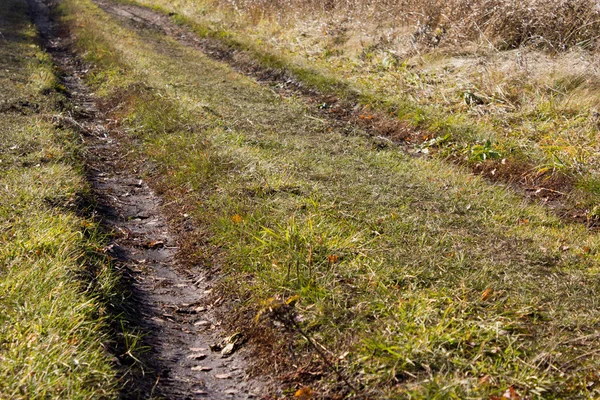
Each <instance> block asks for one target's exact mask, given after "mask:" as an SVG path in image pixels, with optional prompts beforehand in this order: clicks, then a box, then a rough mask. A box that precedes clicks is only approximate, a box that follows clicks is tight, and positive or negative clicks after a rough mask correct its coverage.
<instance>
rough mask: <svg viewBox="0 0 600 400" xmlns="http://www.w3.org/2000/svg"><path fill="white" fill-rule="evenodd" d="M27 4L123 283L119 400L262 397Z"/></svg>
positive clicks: (55, 35) (204, 289) (195, 276)
mask: <svg viewBox="0 0 600 400" xmlns="http://www.w3.org/2000/svg"><path fill="white" fill-rule="evenodd" d="M29 4H30V9H31V12H32V18H33V20H34V22H35V23H36V25H37V27H38V29H39V32H40V36H41V38H42V41H43V44H44V46H45V48H46V50H47V51H48V52H49V53H50V54H51V55H52V56H53V59H54V62H55V63H56V65H57V66H58V67H59V69H60V73H61V76H62V83H63V84H64V86H65V87H66V92H67V96H68V98H69V100H70V101H69V103H70V104H68V105H67V107H66V108H67V110H65V111H64V112H63V113H62V114H61V115H57V116H56V121H57V123H58V124H62V125H67V126H69V127H71V128H74V129H76V130H78V131H79V132H80V133H81V135H82V138H83V141H84V147H85V150H86V154H85V159H84V162H85V166H86V169H87V177H88V179H89V182H90V185H91V187H92V190H93V193H94V196H95V201H96V203H97V204H96V206H95V208H94V213H95V215H96V217H97V218H98V220H100V221H101V223H102V224H103V225H104V227H105V228H106V229H107V230H108V231H109V232H111V233H112V239H111V241H110V243H109V244H108V245H107V246H106V248H105V249H104V250H105V252H106V253H107V254H109V255H110V256H111V257H112V258H113V259H114V266H115V268H117V269H118V270H120V271H121V272H122V275H123V283H124V288H123V289H124V296H126V297H127V298H126V299H125V301H124V306H123V310H122V311H124V312H125V314H126V322H127V324H128V325H129V326H128V329H126V330H125V332H120V333H119V332H115V334H116V336H117V339H116V342H117V343H116V344H115V345H114V346H112V347H113V348H114V352H115V356H116V357H117V358H118V359H119V361H117V362H118V363H121V364H122V371H123V377H122V379H123V381H124V390H123V392H122V394H121V397H122V398H124V399H128V398H168V399H201V398H210V399H248V398H256V397H262V396H264V395H265V393H266V392H267V391H268V388H269V389H270V391H271V392H272V391H273V390H274V389H273V388H272V387H269V386H268V385H267V384H266V383H265V382H263V381H259V380H257V379H255V378H252V379H251V378H249V376H248V374H247V373H246V371H247V369H248V365H249V362H248V357H249V356H250V355H249V352H248V350H247V349H245V348H244V347H243V343H244V338H243V337H242V336H240V335H234V334H235V332H224V331H222V330H221V329H220V328H219V326H220V325H221V322H220V320H219V315H222V314H223V313H225V312H226V311H227V310H225V309H223V307H224V305H223V303H222V300H221V299H219V298H217V299H214V297H213V296H211V291H212V286H213V279H212V277H211V275H210V272H209V271H208V269H207V268H204V267H203V266H202V265H182V262H180V261H179V257H178V251H179V247H180V244H181V240H180V237H179V235H178V234H177V233H176V230H175V229H173V227H171V226H170V223H169V219H168V218H167V216H166V215H167V214H166V212H165V211H164V207H163V206H164V204H163V201H162V199H161V198H160V197H159V196H157V195H156V194H155V193H154V192H153V190H152V189H151V188H150V187H149V185H148V184H147V183H146V182H144V180H143V179H142V177H141V171H140V170H138V169H137V168H136V167H135V166H134V165H132V163H131V162H130V161H129V160H128V159H127V151H128V149H127V146H126V144H127V142H128V141H129V140H130V139H129V138H125V137H124V135H123V134H122V133H121V132H119V131H117V130H113V129H110V128H108V126H109V124H108V121H107V120H106V118H105V115H103V113H102V112H101V111H100V110H99V107H97V104H98V99H97V98H95V97H94V95H93V93H91V92H90V90H89V88H88V87H86V85H85V83H84V82H83V80H82V76H83V74H84V70H85V66H84V64H83V63H82V62H81V61H80V60H79V59H78V58H77V57H76V56H75V55H74V53H73V52H72V51H71V50H70V46H71V38H70V37H69V36H68V35H65V34H64V32H61V29H60V27H58V26H57V24H55V23H54V22H53V20H52V13H51V8H52V7H53V6H54V5H55V4H54V3H52V2H51V1H47V0H29ZM117 329H118V328H117ZM132 331H134V332H141V333H142V335H143V336H142V341H141V343H138V344H137V346H134V348H133V349H132V348H131V343H129V341H131V340H133V336H130V337H125V336H127V332H132ZM232 335H234V336H233V338H231V336H232ZM227 338H231V339H230V340H229V341H227ZM228 344H229V346H227V345H228ZM136 347H137V350H136ZM211 348H212V350H211ZM221 348H226V349H225V350H221ZM130 349H132V350H133V351H132V352H130V351H129V350H130ZM144 349H146V351H140V350H144ZM132 361H134V362H133V363H132Z"/></svg>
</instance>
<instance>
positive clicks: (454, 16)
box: [213, 0, 600, 52]
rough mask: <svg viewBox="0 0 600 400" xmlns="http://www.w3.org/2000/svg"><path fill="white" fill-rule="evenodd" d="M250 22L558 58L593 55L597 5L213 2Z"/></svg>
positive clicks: (413, 0)
mask: <svg viewBox="0 0 600 400" xmlns="http://www.w3.org/2000/svg"><path fill="white" fill-rule="evenodd" d="M213 1H214V2H215V3H217V4H218V5H219V6H225V7H228V8H230V9H233V10H235V11H237V12H240V13H242V14H247V15H250V16H251V17H252V18H253V19H255V20H258V19H260V18H276V19H278V20H279V21H280V22H284V23H285V22H289V21H290V20H293V19H294V18H297V17H298V16H299V15H300V16H304V17H305V18H306V17H308V16H314V15H315V14H316V15H320V14H323V13H326V14H327V15H331V16H333V15H336V16H337V17H340V16H345V17H346V18H347V19H348V20H350V21H354V22H356V23H357V24H360V23H361V22H369V21H377V22H378V23H379V24H382V25H385V26H388V27H392V28H394V27H395V28H407V27H408V28H411V29H412V30H413V32H414V33H413V34H414V37H415V39H416V40H417V41H418V42H420V43H421V44H425V45H429V46H434V47H437V46H443V45H445V44H450V45H453V46H456V45H461V44H463V43H465V42H473V41H483V42H487V43H488V44H490V45H492V46H494V47H495V48H497V49H510V48H516V47H519V46H523V45H533V46H536V47H543V48H545V49H547V50H550V51H554V52H560V51H564V50H567V49H569V48H572V47H573V46H580V47H583V48H586V49H590V50H596V48H597V47H598V44H599V36H600V3H599V2H598V1H597V0H466V1H465V0H213Z"/></svg>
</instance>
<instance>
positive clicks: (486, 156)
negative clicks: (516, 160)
mask: <svg viewBox="0 0 600 400" xmlns="http://www.w3.org/2000/svg"><path fill="white" fill-rule="evenodd" d="M468 154H469V161H486V160H496V159H499V158H500V157H502V155H501V154H500V152H499V151H497V150H495V149H494V147H493V146H492V141H491V140H489V139H488V140H486V141H485V142H484V143H483V144H476V145H474V146H471V148H470V149H469V150H468Z"/></svg>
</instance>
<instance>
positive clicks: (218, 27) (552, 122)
mask: <svg viewBox="0 0 600 400" xmlns="http://www.w3.org/2000/svg"><path fill="white" fill-rule="evenodd" d="M127 1H130V0H127ZM134 3H137V4H143V5H146V6H150V7H153V8H154V9H156V10H159V11H160V12H163V13H171V12H176V13H177V14H176V15H174V16H173V20H174V21H175V22H177V23H180V24H184V25H187V26H189V27H190V28H191V29H192V30H194V31H195V32H196V33H197V34H199V35H200V36H203V37H211V38H214V39H217V40H220V41H221V42H223V43H224V44H225V45H226V46H228V47H230V48H232V49H236V50H242V51H244V52H245V53H246V54H247V55H248V56H249V57H250V58H251V59H252V60H254V61H255V62H257V63H259V64H260V65H262V66H264V67H267V68H274V69H283V70H286V71H287V72H288V73H289V74H291V75H292V76H294V77H295V78H296V79H298V80H299V81H301V82H302V83H303V84H304V85H306V86H308V87H311V88H315V89H317V90H319V91H321V92H323V93H326V94H335V95H337V96H340V97H341V98H342V99H351V100H353V101H354V100H358V102H359V103H360V104H361V105H362V106H368V108H366V109H365V114H371V113H373V110H375V111H377V112H378V113H380V114H382V115H385V116H389V115H390V114H391V115H392V117H393V118H398V119H399V120H401V121H403V122H405V123H408V124H409V125H410V126H412V127H413V128H415V129H417V130H420V131H425V132H426V134H427V136H429V137H431V136H438V137H446V136H447V137H448V138H449V139H448V140H446V141H445V143H443V144H442V145H437V146H433V147H431V148H430V149H429V152H430V153H431V154H433V153H437V154H438V155H440V156H441V157H442V158H448V157H449V158H451V159H453V160H455V161H457V162H458V163H461V164H468V165H470V166H471V167H473V168H474V170H475V171H481V170H482V169H483V170H485V169H486V168H487V167H485V166H484V167H483V168H482V164H486V163H487V164H490V161H489V160H481V159H480V158H479V157H469V154H470V153H471V151H472V150H473V149H475V151H477V148H478V147H479V146H482V145H484V144H485V143H486V142H488V141H489V143H490V147H491V148H492V149H493V151H494V152H495V153H497V154H498V155H499V156H500V157H501V159H506V160H508V162H507V163H505V164H500V165H494V166H492V167H489V169H490V170H491V169H494V168H495V169H497V170H499V171H504V172H502V173H500V174H498V175H496V177H494V176H491V178H493V179H499V178H497V177H498V176H503V177H504V178H500V180H502V179H504V180H505V181H526V182H529V184H524V185H523V186H525V187H529V188H531V187H535V188H539V187H548V186H553V183H552V182H553V181H554V182H557V181H558V182H564V181H570V182H574V184H573V185H572V184H566V185H558V186H561V187H556V188H555V189H559V190H561V191H562V192H566V194H567V196H564V198H563V200H562V204H563V208H564V209H565V210H566V211H567V212H571V211H572V209H576V210H577V212H578V213H581V212H582V211H583V212H584V213H585V212H590V211H591V209H593V207H594V206H595V205H596V203H597V202H598V198H597V196H596V194H595V193H593V192H589V191H587V190H586V189H585V187H586V185H582V184H581V182H586V181H590V180H593V181H598V180H599V179H600V178H599V177H598V175H597V172H596V171H597V164H598V160H597V154H598V150H599V144H598V141H597V140H596V136H597V135H596V133H597V129H598V126H597V123H596V122H595V120H596V119H597V117H596V116H595V115H596V114H595V110H596V109H597V107H598V104H597V101H596V98H597V93H596V91H597V85H596V84H595V83H594V82H596V81H597V77H596V76H595V75H594V74H593V73H591V72H589V71H590V69H591V68H592V67H591V65H592V64H593V59H594V54H593V53H590V52H587V51H586V50H583V49H580V48H578V47H577V46H575V47H574V49H572V50H571V52H570V53H569V52H566V53H564V52H563V53H560V54H558V55H554V56H552V55H548V54H546V53H544V52H539V51H536V50H535V49H534V48H528V47H521V48H519V49H518V50H514V49H513V50H509V51H498V50H497V49H496V48H494V47H493V46H492V48H491V49H489V48H487V47H486V46H487V45H485V46H483V45H482V44H481V43H479V44H478V45H477V44H476V43H474V41H464V42H460V41H459V42H458V43H455V44H454V45H449V46H448V47H442V48H440V49H432V48H427V47H426V48H422V47H419V45H416V47H415V48H413V47H411V46H409V45H408V43H412V41H411V40H412V39H410V37H411V36H410V29H409V27H408V26H404V28H403V29H404V30H402V29H400V30H401V31H402V32H400V33H399V32H396V31H395V30H394V29H392V30H390V29H387V30H386V29H385V27H386V25H385V24H386V22H385V21H371V20H370V19H369V17H368V15H371V16H372V15H375V14H376V13H375V14H372V13H370V12H366V15H364V16H360V15H344V12H345V11H348V10H346V9H345V8H344V7H340V8H339V9H336V10H334V11H330V12H328V13H322V11H321V10H312V11H308V10H298V9H294V5H288V6H289V7H291V9H289V10H287V11H286V12H284V13H283V14H277V12H275V11H274V10H273V9H272V7H275V8H277V6H273V5H271V6H269V5H265V7H266V8H265V10H261V6H260V5H257V6H255V7H253V8H252V7H251V8H252V9H251V10H248V9H243V6H242V8H241V9H235V10H234V9H233V8H231V7H227V6H224V5H223V4H221V3H219V2H218V1H217V2H215V1H211V0H181V1H177V2H172V1H164V0H137V1H134ZM417 3H418V2H417ZM417 5H418V4H417ZM296 6H298V7H300V6H299V5H297V4H296ZM360 6H361V5H360V4H358V8H360ZM363 6H364V7H366V8H367V9H368V6H367V5H363ZM269 7H271V8H269ZM282 7H284V8H285V7H286V6H285V5H283V6H282ZM373 7H375V6H373ZM503 7H510V5H508V4H504V5H503ZM435 10H437V8H435ZM435 10H434V9H429V10H428V11H435ZM546 11H548V10H546ZM348 12H350V11H348ZM340 13H341V14H340ZM288 14H289V15H295V17H289V15H288ZM484 14H485V13H484ZM418 15H421V14H418ZM354 19H356V21H357V23H355V24H353V23H351V22H350V21H353V20H354ZM458 25H460V24H458ZM377 28H379V29H377ZM388 28H389V27H388ZM394 28H398V26H394ZM507 29H508V27H507ZM392 31H394V32H395V33H394V35H400V36H398V37H396V36H394V37H392V38H391V39H385V38H384V36H385V35H386V34H391V33H390V32H392ZM497 34H498V35H499V36H500V37H501V36H502V32H497ZM476 36H479V35H476ZM491 40H495V38H491ZM413 45H414V43H413ZM407 47H408V48H407ZM574 58H576V59H578V60H580V61H578V62H577V63H575V64H573V62H572V60H573V59H574ZM586 63H587V64H586ZM585 65H587V67H585ZM583 83H585V85H584V84H583ZM473 96H475V97H474V98H477V99H478V101H477V102H473V101H471V100H469V99H470V98H473ZM417 136H418V135H417ZM411 142H412V143H409V145H416V146H419V145H420V143H419V142H420V140H419V139H418V138H412V140H411ZM557 159H560V162H556V160H557ZM515 166H520V167H519V168H517V167H515ZM567 212H563V214H566V213H567Z"/></svg>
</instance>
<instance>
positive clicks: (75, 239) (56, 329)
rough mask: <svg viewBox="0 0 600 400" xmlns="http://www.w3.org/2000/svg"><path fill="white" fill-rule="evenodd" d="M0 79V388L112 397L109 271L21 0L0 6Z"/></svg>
mask: <svg viewBox="0 0 600 400" xmlns="http://www.w3.org/2000/svg"><path fill="white" fill-rule="evenodd" d="M0 87H2V90H1V91H0V243H1V245H0V309H1V310H2V312H0V376H2V379H0V398H5V399H20V398H23V399H26V398H27V399H33V398H37V399H41V398H62V399H67V398H68V399H101V398H114V397H116V393H117V391H116V389H117V385H116V372H115V370H114V367H113V364H112V362H111V361H110V355H108V354H107V351H106V349H105V348H104V344H103V343H104V342H106V341H107V339H108V338H107V335H106V326H105V323H104V318H105V316H106V312H105V310H104V308H103V304H105V302H106V301H107V300H108V299H110V298H111V296H112V293H113V286H114V282H115V278H114V276H113V275H112V273H111V271H110V268H109V266H108V264H107V262H106V260H105V259H104V257H102V256H99V255H98V251H97V249H98V247H99V246H101V243H102V239H101V237H100V236H99V234H98V231H97V227H96V225H95V224H94V223H93V222H92V221H91V220H89V219H86V218H83V217H80V216H78V215H77V208H78V206H77V203H78V199H80V198H81V197H82V196H86V195H87V191H88V188H87V185H86V183H85V180H84V178H83V171H82V168H81V166H80V165H79V164H78V161H77V151H78V148H77V144H76V143H78V139H77V138H76V137H75V136H74V133H73V132H68V131H62V130H58V129H57V128H55V127H54V126H53V125H52V124H51V123H50V122H49V121H48V118H47V116H48V115H49V114H50V113H52V112H53V111H54V108H53V107H54V105H55V104H56V102H57V101H58V100H59V99H60V95H59V94H58V93H57V91H56V90H57V89H60V87H59V84H58V81H57V79H56V77H55V74H54V70H53V65H52V63H51V61H50V59H49V56H48V55H47V54H45V53H44V52H43V51H41V50H40V48H39V46H38V40H37V33H36V30H35V28H34V27H33V26H32V25H31V22H30V20H29V16H28V7H27V3H26V1H24V0H7V1H5V2H4V3H3V5H2V7H1V8H0Z"/></svg>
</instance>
